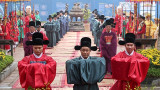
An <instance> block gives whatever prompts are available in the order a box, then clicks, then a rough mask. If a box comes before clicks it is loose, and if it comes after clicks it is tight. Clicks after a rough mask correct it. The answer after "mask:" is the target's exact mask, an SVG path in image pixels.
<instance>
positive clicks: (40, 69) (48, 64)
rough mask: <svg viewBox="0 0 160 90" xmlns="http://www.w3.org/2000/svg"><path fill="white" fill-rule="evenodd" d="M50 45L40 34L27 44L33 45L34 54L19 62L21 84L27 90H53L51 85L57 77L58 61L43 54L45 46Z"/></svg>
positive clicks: (35, 35)
mask: <svg viewBox="0 0 160 90" xmlns="http://www.w3.org/2000/svg"><path fill="white" fill-rule="evenodd" d="M48 43H49V41H48V40H45V41H44V40H43V35H42V34H41V33H39V32H36V33H34V34H33V36H32V41H27V42H26V44H27V45H33V54H31V55H29V56H26V57H24V58H23V59H22V60H21V61H19V62H18V70H19V76H20V84H21V86H22V88H25V90H28V88H33V89H35V90H43V89H44V90H51V87H50V84H51V83H52V82H53V80H54V78H55V75H56V61H55V60H53V59H52V57H49V56H47V55H45V54H43V45H44V44H46V45H47V44H48Z"/></svg>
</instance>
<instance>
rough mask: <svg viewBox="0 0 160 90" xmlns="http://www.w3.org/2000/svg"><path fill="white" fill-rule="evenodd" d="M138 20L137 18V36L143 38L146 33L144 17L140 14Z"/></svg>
mask: <svg viewBox="0 0 160 90" xmlns="http://www.w3.org/2000/svg"><path fill="white" fill-rule="evenodd" d="M138 20H139V25H138V31H137V32H136V34H137V38H145V34H146V24H145V17H144V16H141V15H140V17H139V19H138Z"/></svg>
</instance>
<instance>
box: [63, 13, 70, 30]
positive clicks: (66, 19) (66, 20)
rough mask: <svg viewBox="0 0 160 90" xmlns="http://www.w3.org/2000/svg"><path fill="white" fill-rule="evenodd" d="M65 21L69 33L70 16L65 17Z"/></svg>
mask: <svg viewBox="0 0 160 90" xmlns="http://www.w3.org/2000/svg"><path fill="white" fill-rule="evenodd" d="M64 20H65V27H66V32H68V31H69V21H70V20H69V16H68V15H67V16H64Z"/></svg>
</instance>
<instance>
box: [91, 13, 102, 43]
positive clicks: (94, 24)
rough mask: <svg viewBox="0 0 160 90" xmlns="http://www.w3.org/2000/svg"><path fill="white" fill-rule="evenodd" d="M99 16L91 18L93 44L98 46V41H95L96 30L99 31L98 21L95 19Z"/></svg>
mask: <svg viewBox="0 0 160 90" xmlns="http://www.w3.org/2000/svg"><path fill="white" fill-rule="evenodd" d="M98 17H99V16H97V17H95V18H94V19H93V28H92V32H93V36H94V44H96V46H98V41H97V31H99V29H100V28H99V25H100V22H99V21H98V20H97V19H98Z"/></svg>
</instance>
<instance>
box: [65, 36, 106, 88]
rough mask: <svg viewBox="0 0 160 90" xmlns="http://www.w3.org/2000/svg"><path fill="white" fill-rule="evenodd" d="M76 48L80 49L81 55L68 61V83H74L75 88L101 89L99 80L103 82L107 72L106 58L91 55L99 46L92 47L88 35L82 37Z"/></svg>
mask: <svg viewBox="0 0 160 90" xmlns="http://www.w3.org/2000/svg"><path fill="white" fill-rule="evenodd" d="M75 50H80V52H81V56H80V57H78V58H74V59H72V60H68V61H66V72H67V83H68V84H74V86H73V90H99V88H98V84H97V82H101V81H102V79H103V78H104V75H105V73H106V64H105V59H104V58H101V57H91V56H90V52H91V50H93V51H96V50H97V47H96V46H92V47H91V39H90V38H88V37H84V38H82V39H81V45H80V46H78V45H77V46H75Z"/></svg>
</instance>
